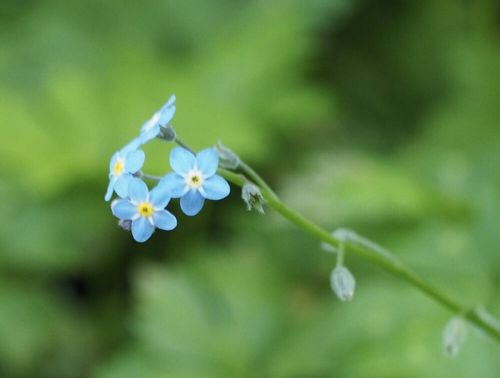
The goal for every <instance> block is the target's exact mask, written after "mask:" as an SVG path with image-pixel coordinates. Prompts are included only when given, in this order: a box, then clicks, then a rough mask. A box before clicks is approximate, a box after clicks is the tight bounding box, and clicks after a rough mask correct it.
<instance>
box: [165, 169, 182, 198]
mask: <svg viewBox="0 0 500 378" xmlns="http://www.w3.org/2000/svg"><path fill="white" fill-rule="evenodd" d="M160 184H161V185H165V186H166V187H167V188H168V189H169V191H170V195H171V196H172V198H180V197H182V196H183V195H184V193H186V191H187V185H186V181H185V180H184V178H183V177H182V176H179V175H178V174H177V173H173V172H172V173H168V174H167V175H165V177H163V178H162V179H161V181H160Z"/></svg>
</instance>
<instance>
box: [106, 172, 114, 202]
mask: <svg viewBox="0 0 500 378" xmlns="http://www.w3.org/2000/svg"><path fill="white" fill-rule="evenodd" d="M115 182H116V178H115V177H112V178H111V179H110V180H109V184H108V189H107V190H106V194H105V195H104V200H105V201H109V200H110V199H111V197H112V196H113V191H114V189H115Z"/></svg>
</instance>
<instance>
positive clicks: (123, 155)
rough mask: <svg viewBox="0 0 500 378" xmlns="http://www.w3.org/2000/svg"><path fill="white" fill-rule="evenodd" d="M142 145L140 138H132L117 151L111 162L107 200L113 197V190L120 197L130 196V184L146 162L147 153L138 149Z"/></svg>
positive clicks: (105, 197)
mask: <svg viewBox="0 0 500 378" xmlns="http://www.w3.org/2000/svg"><path fill="white" fill-rule="evenodd" d="M140 145H141V141H140V139H139V138H136V139H134V140H132V141H131V142H130V143H129V144H127V145H126V146H125V147H123V148H122V149H121V150H119V151H117V152H115V154H114V155H113V156H112V157H111V161H110V162H109V185H108V189H107V191H106V194H105V196H104V199H105V200H106V201H109V200H110V199H111V196H112V195H113V191H115V192H116V194H118V195H119V196H120V197H122V198H124V197H127V196H128V185H129V183H130V180H132V178H133V177H134V176H133V175H134V173H136V172H138V171H139V170H140V169H141V168H142V165H143V164H144V159H145V155H144V152H143V151H142V150H138V148H139V146H140Z"/></svg>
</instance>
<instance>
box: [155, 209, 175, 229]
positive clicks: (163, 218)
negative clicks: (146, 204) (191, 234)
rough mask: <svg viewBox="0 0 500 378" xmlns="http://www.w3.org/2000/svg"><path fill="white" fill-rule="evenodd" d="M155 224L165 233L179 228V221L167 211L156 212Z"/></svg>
mask: <svg viewBox="0 0 500 378" xmlns="http://www.w3.org/2000/svg"><path fill="white" fill-rule="evenodd" d="M153 222H154V224H155V226H156V227H158V228H160V229H162V230H165V231H170V230H173V229H174V228H175V227H176V226H177V219H176V218H175V217H174V216H173V214H172V213H170V212H169V211H167V210H161V211H155V213H154V214H153Z"/></svg>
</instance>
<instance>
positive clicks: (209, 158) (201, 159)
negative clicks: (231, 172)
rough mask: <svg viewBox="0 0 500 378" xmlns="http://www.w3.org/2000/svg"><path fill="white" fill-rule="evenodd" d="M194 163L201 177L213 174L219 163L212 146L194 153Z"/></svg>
mask: <svg viewBox="0 0 500 378" xmlns="http://www.w3.org/2000/svg"><path fill="white" fill-rule="evenodd" d="M196 164H197V166H198V169H199V170H200V171H201V172H202V173H203V177H205V178H206V177H210V176H213V175H214V174H215V172H216V171H217V166H218V165H219V155H217V152H216V151H215V149H214V148H207V149H205V150H203V151H200V152H199V153H198V154H197V155H196Z"/></svg>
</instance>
